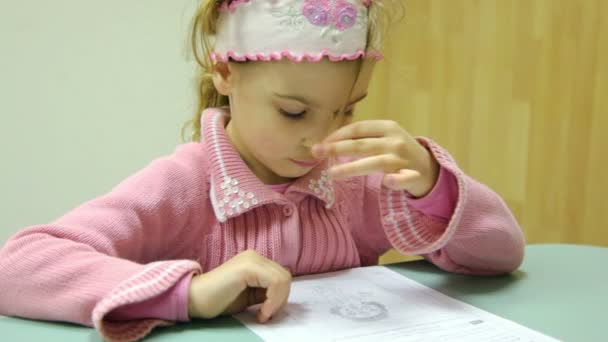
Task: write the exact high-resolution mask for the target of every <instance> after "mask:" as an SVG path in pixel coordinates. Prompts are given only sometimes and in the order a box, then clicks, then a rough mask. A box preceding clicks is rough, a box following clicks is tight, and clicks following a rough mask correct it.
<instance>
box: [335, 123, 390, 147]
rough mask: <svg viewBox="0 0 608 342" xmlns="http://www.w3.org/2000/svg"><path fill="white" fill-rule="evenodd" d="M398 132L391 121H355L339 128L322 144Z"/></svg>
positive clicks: (377, 136)
mask: <svg viewBox="0 0 608 342" xmlns="http://www.w3.org/2000/svg"><path fill="white" fill-rule="evenodd" d="M399 130H402V128H401V126H399V124H397V123H396V122H394V121H391V120H365V121H357V122H353V123H351V124H348V125H346V126H344V127H341V128H339V129H337V130H336V131H334V132H333V133H331V134H330V135H329V136H328V137H327V138H325V140H324V141H323V142H325V143H328V142H333V141H339V140H345V139H360V138H379V137H384V136H389V135H391V134H393V133H395V132H397V131H399Z"/></svg>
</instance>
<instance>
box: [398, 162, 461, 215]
mask: <svg viewBox="0 0 608 342" xmlns="http://www.w3.org/2000/svg"><path fill="white" fill-rule="evenodd" d="M406 196H407V197H408V203H409V204H410V205H411V206H412V207H413V208H414V209H416V210H419V211H421V212H422V213H424V214H425V215H428V216H434V217H436V218H438V219H441V220H444V221H449V220H450V218H451V217H452V214H453V213H454V208H456V203H457V202H458V183H457V181H456V177H455V176H454V175H453V174H452V173H450V171H448V170H447V169H446V168H445V167H443V166H441V167H440V168H439V177H438V178H437V183H436V184H435V186H434V187H433V189H432V190H431V192H429V193H428V194H427V195H426V196H424V197H420V198H414V197H412V196H411V195H410V194H407V193H406Z"/></svg>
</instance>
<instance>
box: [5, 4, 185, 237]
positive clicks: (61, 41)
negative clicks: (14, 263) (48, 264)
mask: <svg viewBox="0 0 608 342" xmlns="http://www.w3.org/2000/svg"><path fill="white" fill-rule="evenodd" d="M196 3H197V0H171V1H167V0H129V1H123V0H105V1H92V0H53V1H45V0H37V1H32V0H27V1H26V0H20V1H7V0H2V1H1V2H0V115H1V120H0V163H1V164H0V165H1V166H0V207H1V215H0V243H3V242H4V241H5V240H6V239H7V238H8V237H9V236H10V235H12V234H13V233H14V232H16V231H17V230H19V229H21V228H23V227H25V226H28V225H32V224H37V223H45V222H48V221H50V220H52V219H54V218H56V217H58V216H60V215H61V214H63V213H64V212H66V211H67V210H69V209H71V208H73V207H74V206H76V205H78V204H80V203H81V202H83V201H85V200H88V199H90V198H93V197H95V196H97V195H100V194H102V193H105V192H107V191H109V190H110V189H111V188H112V187H113V186H114V185H116V184H117V183H118V182H119V181H120V180H122V179H124V178H125V177H127V176H128V175H130V174H131V173H133V172H135V171H136V170H138V169H140V168H142V167H144V166H145V165H146V164H148V163H149V162H150V161H151V160H152V159H154V158H156V157H159V156H161V155H164V154H167V153H171V152H172V151H173V150H174V148H175V146H176V145H177V144H179V143H180V137H179V130H180V127H181V124H182V123H183V122H184V121H185V120H186V119H187V118H188V117H189V116H190V114H191V111H192V110H193V104H194V99H193V96H194V88H193V86H192V79H193V72H192V70H193V63H194V62H192V61H191V60H188V59H187V57H186V53H185V50H186V47H187V45H186V41H187V36H186V35H187V29H188V24H189V20H190V15H191V14H192V11H193V8H194V6H195V5H196Z"/></svg>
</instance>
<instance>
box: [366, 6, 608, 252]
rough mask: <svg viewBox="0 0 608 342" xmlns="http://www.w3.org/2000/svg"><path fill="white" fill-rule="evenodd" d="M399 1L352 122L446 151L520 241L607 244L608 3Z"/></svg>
mask: <svg viewBox="0 0 608 342" xmlns="http://www.w3.org/2000/svg"><path fill="white" fill-rule="evenodd" d="M404 3H405V8H406V17H405V19H404V20H403V21H402V22H400V23H399V24H397V25H396V27H395V30H394V33H393V36H392V38H391V40H390V42H389V43H388V44H387V48H386V60H385V61H383V62H382V63H380V64H379V65H378V69H377V71H376V74H375V76H374V79H373V81H372V85H371V93H370V98H369V99H368V100H366V102H365V103H363V104H362V105H361V108H360V109H359V110H358V113H357V116H358V118H359V119H369V118H378V117H389V118H392V119H395V120H397V121H399V122H400V123H401V124H402V125H403V126H404V127H405V128H407V129H408V130H409V131H410V132H411V133H412V134H415V135H427V136H430V137H432V138H433V139H435V140H436V141H438V142H439V143H441V144H442V145H443V146H445V147H446V148H448V149H449V150H450V151H451V153H452V154H453V155H454V157H455V158H456V160H457V161H458V162H459V164H460V166H461V167H462V168H463V169H464V170H465V171H466V172H467V173H468V174H470V175H471V176H473V177H475V178H476V179H478V180H480V181H481V182H483V183H485V184H488V185H489V186H490V187H492V188H493V189H494V190H496V191H497V192H498V193H500V194H501V196H503V198H504V199H505V200H506V202H507V203H508V204H509V206H510V207H511V209H512V210H513V212H514V213H515V215H516V216H517V218H518V220H519V222H520V223H521V225H522V226H523V228H524V231H525V233H526V236H527V240H528V242H531V243H538V242H565V243H566V242H567V243H582V244H594V245H603V246H608V199H607V193H608V179H607V178H606V176H607V170H608V152H607V151H606V149H607V148H608V1H604V0H580V1H577V0H517V1H507V0H478V1H474V0H430V1H429V0H409V1H406V2H404ZM384 260H385V261H393V260H395V258H394V256H393V257H389V258H385V259H384Z"/></svg>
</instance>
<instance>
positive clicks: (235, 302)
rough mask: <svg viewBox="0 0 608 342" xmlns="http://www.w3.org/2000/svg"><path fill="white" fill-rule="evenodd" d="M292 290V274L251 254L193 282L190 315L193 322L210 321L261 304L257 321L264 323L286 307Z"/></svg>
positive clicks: (238, 258) (243, 253) (249, 251)
mask: <svg viewBox="0 0 608 342" xmlns="http://www.w3.org/2000/svg"><path fill="white" fill-rule="evenodd" d="M290 289H291V274H290V273H289V271H287V270H286V269H285V268H283V267H282V266H281V265H279V264H277V263H276V262H274V261H272V260H269V259H267V258H265V257H263V256H261V255H259V254H257V253H256V252H254V251H252V250H248V251H245V252H242V253H240V254H238V255H236V256H235V257H233V258H232V259H230V260H228V261H227V262H225V263H224V264H222V265H220V266H218V267H217V268H215V269H213V270H211V271H209V272H207V273H203V274H199V275H197V276H195V277H194V278H192V282H191V284H190V290H189V295H188V313H189V315H190V317H191V318H205V319H208V318H214V317H217V316H219V315H223V314H226V315H231V314H236V313H239V312H242V311H244V310H245V309H246V308H247V307H249V306H251V305H255V304H259V303H262V306H261V308H260V310H259V311H258V314H257V319H258V321H259V322H260V323H265V322H267V321H268V320H269V319H270V318H272V316H274V315H275V314H276V313H277V312H279V311H280V310H281V309H282V308H283V307H284V306H285V305H286V304H287V299H288V297H289V291H290Z"/></svg>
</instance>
